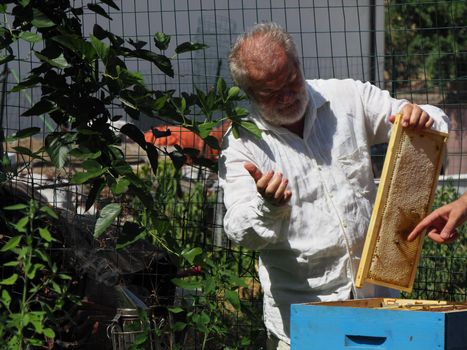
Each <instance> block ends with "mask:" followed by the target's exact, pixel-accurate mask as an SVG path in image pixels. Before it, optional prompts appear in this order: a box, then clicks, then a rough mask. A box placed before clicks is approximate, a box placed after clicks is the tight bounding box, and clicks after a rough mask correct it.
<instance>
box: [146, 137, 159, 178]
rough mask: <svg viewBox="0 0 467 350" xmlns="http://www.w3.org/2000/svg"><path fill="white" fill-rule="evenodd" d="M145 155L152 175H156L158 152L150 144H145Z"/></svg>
mask: <svg viewBox="0 0 467 350" xmlns="http://www.w3.org/2000/svg"><path fill="white" fill-rule="evenodd" d="M146 153H147V155H148V159H149V164H151V169H152V173H153V174H154V175H157V167H158V159H159V152H158V151H157V148H156V146H154V145H153V144H152V143H150V142H147V143H146Z"/></svg>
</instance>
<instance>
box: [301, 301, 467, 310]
mask: <svg viewBox="0 0 467 350" xmlns="http://www.w3.org/2000/svg"><path fill="white" fill-rule="evenodd" d="M306 305H316V306H336V307H353V308H366V309H384V310H405V311H430V312H456V311H467V304H465V303H456V302H449V301H445V300H419V299H399V298H370V299H355V300H343V301H327V302H312V303H307V304H306Z"/></svg>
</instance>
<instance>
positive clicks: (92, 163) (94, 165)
mask: <svg viewBox="0 0 467 350" xmlns="http://www.w3.org/2000/svg"><path fill="white" fill-rule="evenodd" d="M81 166H82V167H83V168H84V169H86V170H87V171H96V172H97V171H100V170H102V165H101V164H100V163H99V162H98V161H97V160H95V159H87V160H85V161H84V162H83V163H82V164H81Z"/></svg>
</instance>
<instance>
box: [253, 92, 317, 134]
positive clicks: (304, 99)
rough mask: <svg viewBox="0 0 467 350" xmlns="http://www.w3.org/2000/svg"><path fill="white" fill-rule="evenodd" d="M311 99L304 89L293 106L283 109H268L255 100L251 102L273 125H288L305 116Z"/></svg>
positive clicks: (256, 110) (257, 111)
mask: <svg viewBox="0 0 467 350" xmlns="http://www.w3.org/2000/svg"><path fill="white" fill-rule="evenodd" d="M309 100H310V96H309V95H308V91H307V90H306V89H303V90H302V92H301V93H300V95H299V96H298V97H297V99H296V101H295V102H294V103H293V108H292V107H289V108H286V109H283V110H279V109H277V108H276V109H274V110H271V111H267V110H265V109H264V108H263V107H262V106H260V105H259V104H258V103H256V102H254V101H251V104H252V107H253V109H254V110H255V112H256V113H258V114H259V115H260V116H261V118H263V119H264V120H265V121H266V122H268V123H270V124H272V125H277V126H279V125H285V126H286V125H291V124H294V123H296V122H298V121H299V120H300V119H302V118H303V115H304V114H305V112H306V109H307V107H308V102H309ZM289 110H290V111H289Z"/></svg>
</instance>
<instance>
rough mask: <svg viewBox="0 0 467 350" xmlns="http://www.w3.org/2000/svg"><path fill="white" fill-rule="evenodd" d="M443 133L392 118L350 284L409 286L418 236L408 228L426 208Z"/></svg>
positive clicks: (441, 150) (418, 250)
mask: <svg viewBox="0 0 467 350" xmlns="http://www.w3.org/2000/svg"><path fill="white" fill-rule="evenodd" d="M447 137H448V135H447V134H446V133H442V132H438V131H434V130H423V131H420V130H413V129H410V128H403V127H402V125H401V115H398V116H397V118H396V121H395V122H394V125H393V129H392V132H391V138H390V140H389V146H388V151H387V153H386V158H385V161H384V166H383V172H382V175H381V181H380V184H379V187H378V192H377V195H376V201H375V206H374V208H373V212H372V215H371V220H370V225H369V229H368V234H367V236H366V239H365V245H364V248H363V253H362V259H361V261H360V266H359V269H358V273H357V278H356V283H355V284H356V286H357V287H358V288H360V287H361V286H362V284H363V283H365V282H369V283H373V284H378V285H382V286H386V287H390V288H394V289H399V290H402V291H407V292H410V291H412V288H413V283H414V280H415V274H416V270H417V266H418V261H419V258H420V253H421V249H422V242H423V236H419V237H417V239H416V240H414V241H413V242H408V241H407V236H408V234H409V233H410V232H411V231H412V229H413V228H414V227H415V226H416V225H417V223H418V222H419V221H420V220H421V219H422V218H424V217H425V216H426V215H427V214H428V213H429V211H430V209H431V206H432V204H433V199H434V194H435V190H436V185H437V182H438V177H439V173H440V169H441V165H442V161H443V157H444V151H445V145H446V141H447Z"/></svg>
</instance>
